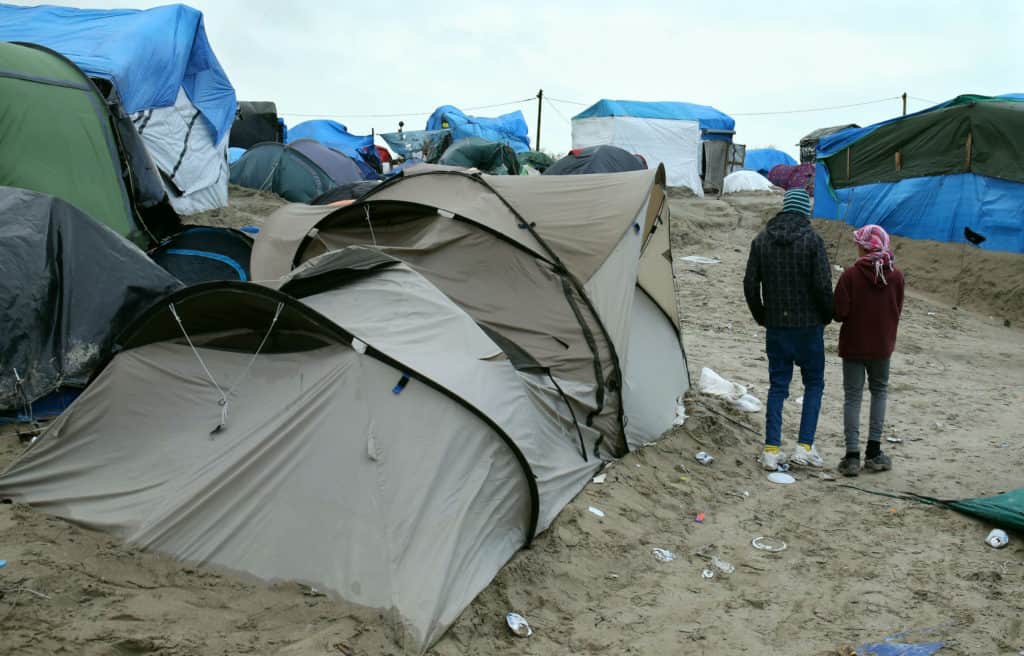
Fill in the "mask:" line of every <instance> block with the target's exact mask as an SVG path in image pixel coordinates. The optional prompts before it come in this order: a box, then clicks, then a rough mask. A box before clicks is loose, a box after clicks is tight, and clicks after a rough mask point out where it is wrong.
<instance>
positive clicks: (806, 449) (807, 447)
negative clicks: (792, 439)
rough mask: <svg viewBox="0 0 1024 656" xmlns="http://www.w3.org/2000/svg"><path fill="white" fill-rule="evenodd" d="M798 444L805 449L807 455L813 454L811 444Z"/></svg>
mask: <svg viewBox="0 0 1024 656" xmlns="http://www.w3.org/2000/svg"><path fill="white" fill-rule="evenodd" d="M797 444H799V445H800V446H802V447H803V448H804V451H806V452H807V453H810V452H811V445H810V444H804V443H803V442H797Z"/></svg>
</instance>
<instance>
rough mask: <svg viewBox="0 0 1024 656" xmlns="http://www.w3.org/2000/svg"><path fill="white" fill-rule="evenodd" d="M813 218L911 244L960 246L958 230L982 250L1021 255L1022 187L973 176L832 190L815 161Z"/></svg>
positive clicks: (1023, 236) (1023, 242)
mask: <svg viewBox="0 0 1024 656" xmlns="http://www.w3.org/2000/svg"><path fill="white" fill-rule="evenodd" d="M814 188H815V196H814V216H816V217H820V218H824V219H841V220H844V221H846V223H849V224H850V225H851V226H854V227H858V228H859V227H861V226H864V225H867V224H868V223H877V224H878V225H880V226H882V227H883V228H885V229H886V230H888V231H889V232H891V233H892V234H894V235H899V236H901V237H910V238H912V239H932V240H935V241H945V242H956V243H963V242H964V228H970V229H971V230H973V231H974V232H978V233H981V234H982V235H985V237H986V240H985V242H984V243H982V244H981V247H982V248H986V249H990V250H996V251H1010V252H1014V253H1024V184H1020V183H1019V182H1010V181H1008V180H999V179H997V178H990V177H986V176H983V175H976V174H974V173H959V174H956V175H933V176H927V177H923V178H909V179H906V180H900V181H899V182H880V183H877V184H870V185H861V186H859V187H847V188H844V189H833V188H832V186H831V184H829V176H828V169H827V168H826V167H825V165H824V163H822V161H821V160H818V163H817V168H816V170H815V178H814Z"/></svg>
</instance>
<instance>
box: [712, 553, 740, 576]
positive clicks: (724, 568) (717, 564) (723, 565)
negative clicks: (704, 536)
mask: <svg viewBox="0 0 1024 656" xmlns="http://www.w3.org/2000/svg"><path fill="white" fill-rule="evenodd" d="M711 566H712V567H714V568H715V569H717V570H718V571H719V572H721V573H722V574H732V573H733V572H735V571H736V566H735V565H733V564H732V563H730V562H726V561H724V560H722V559H720V558H719V557H718V556H712V557H711Z"/></svg>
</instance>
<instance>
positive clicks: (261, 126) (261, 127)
mask: <svg viewBox="0 0 1024 656" xmlns="http://www.w3.org/2000/svg"><path fill="white" fill-rule="evenodd" d="M264 141H274V142H277V143H281V142H283V141H284V135H283V134H282V129H281V122H280V121H278V119H277V105H275V104H274V103H272V102H261V101H246V100H240V101H238V112H237V113H236V114H235V122H234V123H232V124H231V136H230V137H228V145H229V146H230V147H231V148H252V147H253V146H255V145H256V144H258V143H263V142H264Z"/></svg>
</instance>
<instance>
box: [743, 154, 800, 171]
mask: <svg viewBox="0 0 1024 656" xmlns="http://www.w3.org/2000/svg"><path fill="white" fill-rule="evenodd" d="M778 164H785V165H787V166H794V165H795V164H796V160H795V159H793V158H792V157H790V156H789V155H788V154H787V153H784V152H782V151H781V150H778V149H775V148H755V149H753V150H748V151H747V154H746V156H745V158H744V160H743V168H744V169H746V170H748V171H757V172H758V173H760V174H761V175H763V176H765V177H768V172H769V171H771V170H772V167H774V166H776V165H778Z"/></svg>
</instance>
